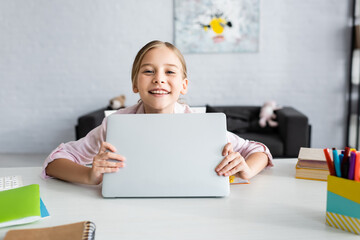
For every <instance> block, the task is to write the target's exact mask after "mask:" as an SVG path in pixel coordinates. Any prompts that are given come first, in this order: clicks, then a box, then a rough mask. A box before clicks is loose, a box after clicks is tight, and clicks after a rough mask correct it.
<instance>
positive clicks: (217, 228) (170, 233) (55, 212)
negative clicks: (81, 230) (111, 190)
mask: <svg viewBox="0 0 360 240" xmlns="http://www.w3.org/2000/svg"><path fill="white" fill-rule="evenodd" d="M295 163H296V159H279V160H275V161H274V165H275V167H273V168H270V169H266V170H264V171H263V172H262V173H260V174H259V175H258V176H256V177H255V178H254V179H252V180H251V183H250V184H242V185H232V186H231V194H230V196H229V197H227V198H171V199H169V198H148V199H103V198H102V197H101V187H100V186H85V185H76V184H72V183H67V182H62V181H59V180H56V179H50V180H47V181H44V180H42V179H41V178H40V177H39V173H40V168H39V167H28V168H26V167H24V168H0V176H8V175H21V176H22V177H23V181H24V185H27V184H32V183H38V184H39V185H40V195H41V197H42V199H43V201H44V203H45V205H46V206H47V208H48V210H49V212H50V217H49V218H47V219H43V220H40V221H38V222H35V223H31V224H27V225H22V226H17V227H8V228H2V229H0V238H1V239H2V238H3V237H4V236H5V233H6V232H7V231H8V230H9V229H22V228H41V227H50V226H56V225H62V224H69V223H74V222H79V221H84V220H91V221H93V222H94V223H95V224H96V239H106V240H108V239H119V238H120V237H121V239H157V240H158V239H182V240H183V239H207V240H208V239H216V240H218V239H226V238H228V239H230V238H239V237H241V238H242V239H336V240H338V239H355V238H356V239H358V236H357V235H355V234H351V233H347V232H343V231H341V230H337V229H334V228H331V227H329V226H327V225H325V209H326V182H320V181H311V180H300V179H295V178H294V176H295Z"/></svg>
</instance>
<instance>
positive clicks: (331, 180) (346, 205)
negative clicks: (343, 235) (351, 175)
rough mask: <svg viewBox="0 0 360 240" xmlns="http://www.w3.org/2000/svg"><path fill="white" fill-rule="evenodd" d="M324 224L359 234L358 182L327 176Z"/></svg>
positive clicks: (359, 186) (359, 185) (359, 197)
mask: <svg viewBox="0 0 360 240" xmlns="http://www.w3.org/2000/svg"><path fill="white" fill-rule="evenodd" d="M326 224H328V225H329V226H331V227H335V228H338V229H341V230H344V231H348V232H352V233H355V234H360V182H356V181H353V180H348V179H344V178H339V177H335V176H330V175H329V176H328V179H327V202H326Z"/></svg>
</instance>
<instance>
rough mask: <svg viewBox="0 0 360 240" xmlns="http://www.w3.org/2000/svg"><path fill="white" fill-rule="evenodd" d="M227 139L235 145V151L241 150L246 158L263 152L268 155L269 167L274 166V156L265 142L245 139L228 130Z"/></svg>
mask: <svg viewBox="0 0 360 240" xmlns="http://www.w3.org/2000/svg"><path fill="white" fill-rule="evenodd" d="M227 139H228V142H231V144H232V145H233V149H234V151H236V152H239V153H240V154H241V156H243V157H244V158H245V159H247V158H248V157H249V156H250V155H251V154H253V153H256V152H263V153H265V154H266V155H267V156H268V165H267V167H272V166H274V165H273V163H272V159H273V157H272V155H271V153H270V150H269V149H268V148H267V147H266V146H265V145H264V144H262V143H260V142H255V141H249V140H245V139H243V138H240V137H239V136H237V135H235V134H234V133H231V132H227Z"/></svg>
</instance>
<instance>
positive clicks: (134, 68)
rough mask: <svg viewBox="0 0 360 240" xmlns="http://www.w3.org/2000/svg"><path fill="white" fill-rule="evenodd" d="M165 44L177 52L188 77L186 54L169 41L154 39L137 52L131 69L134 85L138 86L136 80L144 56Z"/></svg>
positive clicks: (184, 75) (184, 76)
mask: <svg viewBox="0 0 360 240" xmlns="http://www.w3.org/2000/svg"><path fill="white" fill-rule="evenodd" d="M163 46H165V47H167V48H169V49H170V50H172V51H173V52H174V53H175V55H176V56H177V57H178V58H179V60H180V62H181V66H182V70H183V78H187V70H186V63H185V59H184V56H183V55H182V54H181V52H180V51H179V49H177V48H176V47H175V46H174V45H172V44H171V43H169V42H162V41H159V40H154V41H151V42H149V43H147V44H146V45H145V46H143V47H142V48H141V49H140V51H139V52H138V53H137V55H136V57H135V59H134V62H133V66H132V70H131V82H132V86H133V87H134V86H135V87H136V80H137V77H138V75H139V71H140V65H141V62H142V60H143V58H144V56H145V55H146V53H148V52H149V51H150V50H151V49H154V48H157V47H163Z"/></svg>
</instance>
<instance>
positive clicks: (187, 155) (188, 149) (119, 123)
mask: <svg viewBox="0 0 360 240" xmlns="http://www.w3.org/2000/svg"><path fill="white" fill-rule="evenodd" d="M106 141H107V142H109V143H111V144H112V145H114V146H115V147H116V149H117V151H118V152H117V153H119V154H121V155H123V156H125V157H126V166H125V167H124V168H122V169H120V170H119V171H118V172H116V173H106V174H104V179H103V185H102V194H103V196H104V197H215V196H227V195H229V192H230V189H229V179H228V177H223V176H218V175H217V174H216V172H215V167H216V166H217V165H218V164H219V163H220V161H221V160H222V159H223V156H222V155H221V152H222V149H223V147H224V146H225V144H226V142H227V140H226V118H225V115H224V114H223V113H196V114H112V115H111V116H109V117H108V119H107V134H106Z"/></svg>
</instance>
